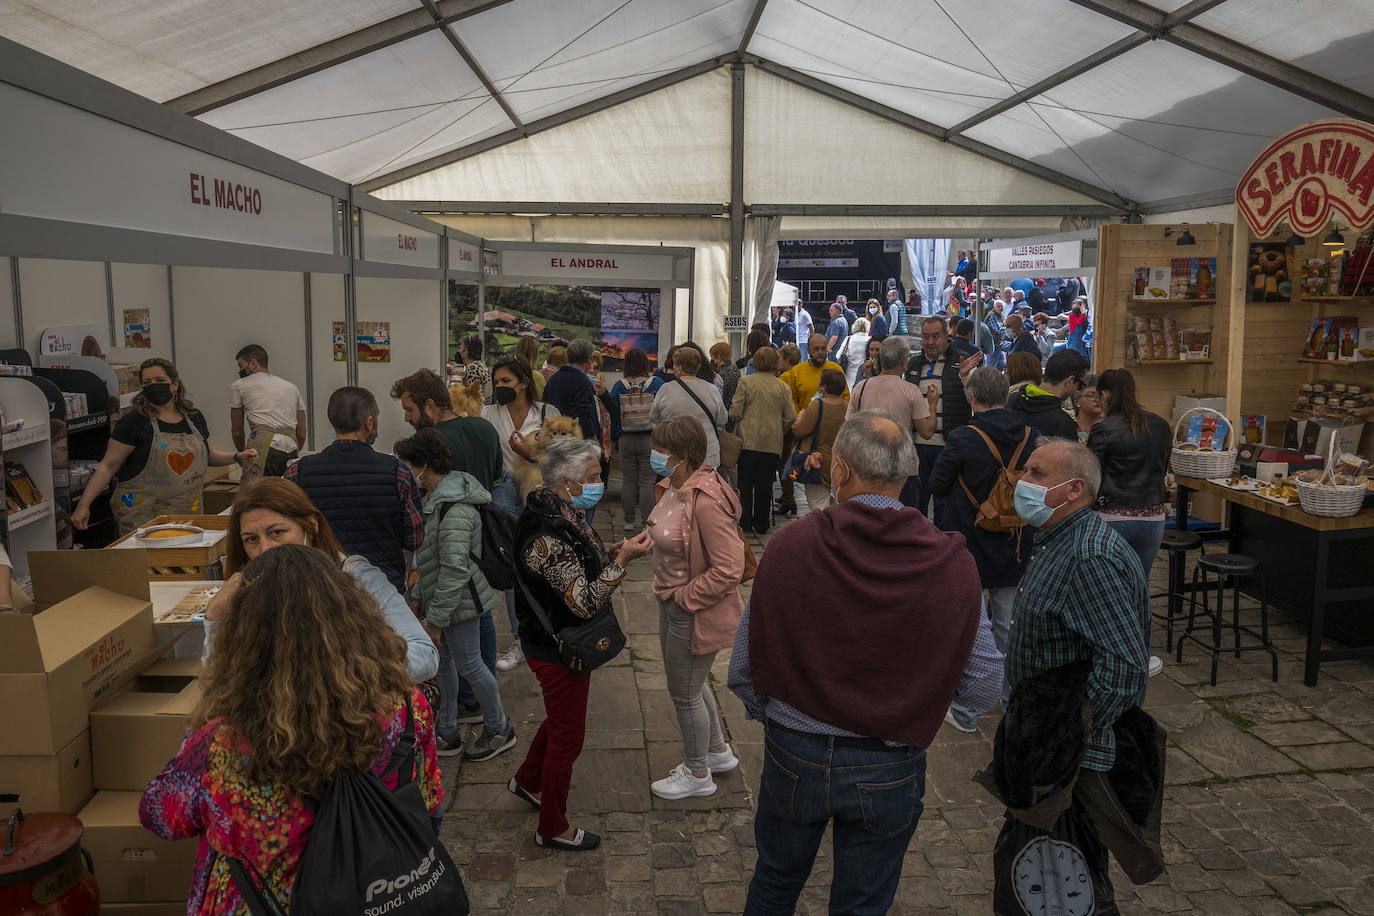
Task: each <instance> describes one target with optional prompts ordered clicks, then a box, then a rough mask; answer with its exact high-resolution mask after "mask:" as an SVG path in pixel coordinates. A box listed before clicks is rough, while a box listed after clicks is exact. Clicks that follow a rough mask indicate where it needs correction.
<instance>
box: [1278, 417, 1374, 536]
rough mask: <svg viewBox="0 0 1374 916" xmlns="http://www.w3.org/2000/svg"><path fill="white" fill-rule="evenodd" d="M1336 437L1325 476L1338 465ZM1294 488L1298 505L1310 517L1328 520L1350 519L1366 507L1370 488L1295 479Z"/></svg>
mask: <svg viewBox="0 0 1374 916" xmlns="http://www.w3.org/2000/svg"><path fill="white" fill-rule="evenodd" d="M1336 452H1337V448H1336V437H1335V436H1334V435H1333V436H1332V437H1331V443H1330V445H1329V446H1328V454H1327V457H1326V469H1325V471H1323V476H1325V474H1326V472H1329V471H1330V470H1331V468H1332V467H1334V466H1335V464H1336ZM1293 486H1294V487H1296V488H1297V491H1298V503H1299V504H1300V505H1301V506H1302V511H1304V512H1306V513H1307V514H1308V515H1322V516H1326V517H1327V518H1348V517H1349V516H1352V515H1354V514H1355V513H1357V512H1359V511H1360V509H1361V508H1363V507H1364V498H1365V495H1366V494H1367V493H1368V492H1369V488H1368V487H1366V486H1365V485H1364V484H1362V483H1353V484H1321V483H1307V482H1306V481H1303V480H1297V479H1294V481H1293Z"/></svg>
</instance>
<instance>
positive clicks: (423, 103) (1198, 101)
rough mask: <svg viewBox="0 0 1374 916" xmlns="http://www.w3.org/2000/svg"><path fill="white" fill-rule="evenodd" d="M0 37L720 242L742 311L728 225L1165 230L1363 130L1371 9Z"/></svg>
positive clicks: (732, 230) (318, 12) (684, 7)
mask: <svg viewBox="0 0 1374 916" xmlns="http://www.w3.org/2000/svg"><path fill="white" fill-rule="evenodd" d="M0 34H3V35H4V36H5V37H6V38H9V39H11V40H13V41H16V42H18V43H20V44H23V45H27V46H29V47H31V48H33V49H35V50H38V51H40V52H42V53H44V54H48V55H50V56H53V57H56V58H58V59H60V60H63V61H66V62H68V63H70V64H72V65H74V66H76V67H79V68H81V69H83V70H86V71H88V72H90V73H92V74H94V75H96V76H98V77H101V78H103V79H105V80H108V81H110V82H113V83H115V84H117V85H119V86H122V87H125V88H128V89H130V90H132V91H134V92H137V93H141V94H143V95H146V96H148V97H150V98H152V99H154V100H156V101H159V102H164V103H166V104H167V105H168V106H170V107H172V108H173V109H175V110H178V111H182V112H186V113H189V114H192V115H195V116H196V117H199V118H201V119H202V120H204V121H206V122H207V123H209V124H212V125H214V126H216V127H219V128H222V129H224V130H227V131H229V132H230V133H233V134H235V135H237V136H239V137H242V138H244V139H247V140H250V141H251V142H253V143H256V144H259V145H261V146H264V147H267V148H268V149H271V150H273V151H276V152H279V153H281V154H283V155H285V156H287V157H289V158H292V159H295V160H298V161H300V162H302V163H304V164H306V165H308V166H311V167H313V168H315V169H318V170H320V171H323V172H325V173H327V174H330V175H333V176H335V177H337V178H340V179H343V180H344V181H347V182H350V183H352V184H354V185H356V186H358V187H359V188H360V189H361V190H364V191H368V192H372V193H375V194H376V195H377V196H379V197H385V198H388V199H391V200H394V201H397V202H400V203H402V204H404V205H407V206H410V207H411V208H412V209H417V210H422V211H426V212H433V213H444V214H450V216H449V217H447V218H446V219H445V221H446V222H451V223H452V224H454V225H459V226H461V227H462V228H464V229H466V230H468V231H471V232H474V233H478V234H481V233H482V232H483V226H482V225H481V224H482V223H483V222H487V223H488V224H489V225H490V224H493V223H501V222H503V221H504V222H505V223H508V224H510V228H511V230H512V232H513V233H515V234H513V235H512V236H510V237H512V238H532V237H534V236H535V235H537V234H539V233H540V232H541V231H542V232H545V233H548V234H552V235H555V236H563V235H564V234H569V233H572V232H574V231H576V230H578V229H580V228H586V227H587V225H588V224H589V223H591V222H595V221H589V220H586V219H585V218H582V217H584V216H585V215H616V216H619V217H622V218H621V219H617V220H608V221H606V224H604V225H601V226H598V227H597V228H596V229H590V230H589V231H591V232H592V233H593V234H594V235H602V236H604V235H606V234H614V239H613V240H614V241H617V242H631V241H643V240H646V238H648V237H651V235H652V231H651V229H652V227H647V226H641V227H638V228H635V227H634V226H633V225H632V223H631V219H632V218H634V217H636V216H640V217H643V216H648V217H656V218H666V217H672V218H674V219H675V220H680V221H681V222H682V223H684V225H682V226H681V227H679V228H678V230H676V231H670V232H667V233H665V234H664V235H663V237H662V238H661V240H662V241H664V242H666V243H668V244H674V243H676V244H695V242H694V241H693V240H695V239H707V238H712V239H719V238H721V237H722V235H723V237H724V245H725V246H726V248H725V250H724V255H725V264H726V265H727V271H728V274H729V276H728V278H726V277H720V276H718V275H713V279H714V280H715V281H716V282H721V281H724V282H728V283H729V289H730V290H731V293H730V296H731V299H732V300H733V303H734V304H733V308H735V309H737V310H741V311H744V312H748V311H751V310H752V309H751V308H749V306H751V305H754V304H756V303H755V302H749V301H747V300H750V299H752V298H753V297H754V287H753V286H752V285H750V284H749V279H750V273H751V271H757V270H758V268H757V267H756V266H751V263H752V259H750V258H747V257H746V256H745V255H746V252H747V251H757V250H758V249H759V248H760V246H759V245H758V244H757V243H756V242H751V241H750V240H751V239H755V238H756V237H757V238H762V237H764V236H766V235H767V234H768V233H762V234H761V233H760V232H758V231H757V230H755V231H751V230H749V229H747V228H746V225H747V224H748V223H749V222H750V221H752V220H757V219H771V218H777V219H779V220H780V225H774V226H771V227H769V228H770V231H771V232H773V233H776V234H777V235H779V236H781V237H784V238H786V237H789V236H790V237H796V236H798V235H806V234H815V233H822V234H826V235H830V234H843V235H848V236H859V237H862V236H863V235H864V234H865V233H867V234H868V235H870V236H876V235H882V236H905V237H912V236H916V235H921V234H925V233H929V234H940V235H946V236H948V235H964V236H988V235H996V236H1000V237H1008V236H1015V235H1033V234H1040V233H1052V232H1057V231H1061V230H1062V229H1066V228H1079V227H1081V225H1082V223H1074V224H1071V225H1066V224H1064V223H1063V222H1062V221H1063V220H1066V219H1068V220H1077V219H1086V220H1098V221H1100V220H1103V219H1114V218H1121V217H1125V216H1128V215H1135V214H1145V215H1148V214H1152V213H1181V212H1185V211H1191V210H1196V209H1197V208H1205V207H1208V206H1212V205H1216V204H1220V203H1224V202H1226V201H1227V200H1228V199H1229V197H1230V195H1231V193H1232V189H1233V188H1234V185H1235V182H1236V180H1237V179H1238V177H1239V176H1240V174H1241V173H1242V171H1243V170H1244V169H1245V167H1246V166H1247V165H1248V164H1249V162H1250V161H1251V160H1252V158H1253V157H1254V156H1255V154H1256V153H1258V152H1259V151H1260V150H1261V149H1263V147H1264V146H1265V145H1266V144H1268V143H1269V142H1270V141H1271V140H1272V139H1273V138H1274V137H1276V136H1278V135H1279V134H1280V133H1282V132H1283V131H1285V130H1287V129H1288V128H1290V127H1292V126H1293V125H1295V124H1298V123H1302V122H1305V121H1309V120H1313V119H1316V118H1322V117H1330V116H1349V117H1356V118H1361V119H1364V120H1369V121H1374V0H1348V2H1343V3H1334V2H1330V0H1189V2H1182V0H1149V2H1144V0H959V2H957V3H956V2H953V0H671V2H670V0H561V2H552V0H347V2H344V3H341V4H340V3H325V2H321V0H300V2H296V3H290V4H283V3H279V2H267V0H242V2H239V3H234V4H223V3H217V2H212V0H103V2H101V3H98V4H88V3H76V2H74V0H0ZM1203 212H1205V211H1203ZM465 214H470V215H465ZM493 214H494V215H495V216H492V215H493ZM478 216H482V217H483V219H477V218H476V217H478ZM512 216H520V217H522V218H517V219H510V217H512ZM724 217H729V219H728V226H727V228H726V229H725V230H724V231H723V232H722V230H721V228H720V226H719V223H721V222H723V221H724V220H723V219H722V218H724ZM531 218H533V219H535V220H542V221H545V222H544V223H543V224H542V226H536V225H534V224H533V223H531V222H530V219H531ZM563 220H566V221H565V222H563V223H562V225H561V226H559V227H557V228H555V226H554V223H557V222H559V221H563ZM711 224H716V225H711ZM715 244H719V243H715ZM732 253H733V254H734V258H738V259H739V261H740V269H737V270H729V268H728V265H729V264H730V263H731V261H732V260H733V258H731V257H730V255H731V254H732ZM719 265H720V258H718V257H716V256H715V255H714V254H712V255H710V256H707V257H704V258H699V259H698V262H697V270H698V281H699V283H698V292H699V295H698V297H697V300H696V307H697V309H698V310H704V311H705V312H708V313H709V312H717V313H723V312H724V310H725V303H724V302H723V301H718V300H717V299H716V297H715V295H714V293H713V290H712V289H707V288H704V286H714V285H715V283H712V284H704V285H703V284H701V283H700V280H701V279H702V273H703V271H705V270H710V269H712V267H713V266H714V267H719ZM708 324H709V323H708ZM703 326H706V325H703Z"/></svg>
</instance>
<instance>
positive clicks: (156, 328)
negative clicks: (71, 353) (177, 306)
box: [110, 264, 176, 361]
mask: <svg viewBox="0 0 1374 916" xmlns="http://www.w3.org/2000/svg"><path fill="white" fill-rule="evenodd" d="M170 295H171V287H170V285H169V283H168V278H167V268H166V267H165V266H163V265H161V264H111V265H110V305H111V307H112V309H113V312H112V315H111V319H110V320H111V324H112V325H113V326H114V339H113V340H112V341H111V342H110V345H111V346H114V347H123V346H126V344H125V342H124V311H125V310H126V309H147V310H148V330H149V334H150V336H151V337H152V344H151V346H150V347H149V349H152V350H156V351H157V352H159V353H163V354H165V355H166V356H167V357H168V358H170V359H172V360H173V361H175V360H176V351H175V341H174V340H173V339H172V326H173V322H174V316H173V315H172V302H171V299H170V298H169V296H170Z"/></svg>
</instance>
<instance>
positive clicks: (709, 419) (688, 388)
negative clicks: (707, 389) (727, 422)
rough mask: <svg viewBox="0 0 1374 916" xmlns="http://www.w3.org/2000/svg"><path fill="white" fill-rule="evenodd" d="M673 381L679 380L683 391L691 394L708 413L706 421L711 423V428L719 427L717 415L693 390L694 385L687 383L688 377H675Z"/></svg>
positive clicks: (705, 412)
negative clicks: (717, 425) (708, 408)
mask: <svg viewBox="0 0 1374 916" xmlns="http://www.w3.org/2000/svg"><path fill="white" fill-rule="evenodd" d="M673 381H675V382H677V383H678V384H679V385H681V386H682V390H683V391H686V392H687V393H688V394H689V395H691V397H692V400H694V401H696V402H697V406H698V407H700V408H701V412H702V413H704V414H706V422H707V423H709V424H711V428H712V429H717V427H716V418H715V416H714V415H713V414H712V413H711V411H709V410H707V409H706V404H705V403H703V402H702V400H701V398H699V397H697V393H696V392H695V391H693V390H692V386H691V385H688V384H687V380H686V379H681V378H675V379H673Z"/></svg>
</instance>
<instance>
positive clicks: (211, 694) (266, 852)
mask: <svg viewBox="0 0 1374 916" xmlns="http://www.w3.org/2000/svg"><path fill="white" fill-rule="evenodd" d="M269 479H270V478H269ZM243 572H244V574H245V575H244V579H243V583H242V585H241V587H240V588H239V589H238V590H237V591H236V592H235V594H234V598H233V607H232V610H231V611H230V613H228V614H227V615H226V617H225V619H224V621H223V629H224V639H223V640H222V642H223V645H222V646H221V649H220V651H219V652H217V653H216V654H215V655H214V656H213V657H212V658H211V659H210V665H209V668H208V669H207V671H206V673H205V676H204V677H202V678H201V685H202V691H201V698H200V702H199V703H198V704H197V706H196V709H195V712H194V713H193V715H192V717H191V729H192V730H191V733H190V734H189V735H187V737H186V739H185V740H184V741H183V742H182V744H181V749H180V750H179V751H177V754H176V756H175V757H173V758H172V760H171V762H169V763H168V764H167V766H166V768H165V769H164V770H163V771H162V773H161V774H160V775H158V776H156V777H154V778H153V780H152V782H150V783H149V784H148V787H147V789H145V790H144V792H143V799H142V802H141V804H140V805H139V819H140V820H141V821H142V823H143V825H144V826H145V827H146V828H148V830H150V831H152V832H153V833H155V834H157V835H158V836H160V837H162V838H163V839H167V840H179V839H186V838H190V837H199V839H200V845H199V848H198V851H197V855H196V865H195V871H194V872H193V873H192V876H191V890H190V895H189V898H188V900H187V912H190V913H224V914H229V913H238V912H243V911H246V909H247V904H246V902H245V900H244V898H243V896H242V895H241V894H240V891H239V887H238V885H237V883H236V882H235V880H234V878H233V876H232V874H231V871H230V863H231V861H232V860H235V859H237V860H239V861H240V862H243V863H245V864H246V865H247V866H249V867H250V868H251V871H253V872H256V873H257V874H258V875H259V876H260V877H261V880H262V885H263V887H262V890H263V891H265V892H266V894H267V895H270V896H271V897H275V898H276V899H277V900H279V901H287V900H290V898H291V892H292V890H293V888H294V886H295V882H296V877H297V871H298V869H299V867H300V863H301V856H302V854H303V853H304V851H305V847H306V843H307V842H308V841H309V840H310V835H311V832H312V827H313V826H314V821H315V806H314V804H312V799H320V798H321V797H323V796H324V794H325V792H326V790H327V789H328V787H329V784H330V783H331V782H332V781H333V779H334V776H335V773H337V772H338V771H339V770H341V769H345V768H346V769H353V770H357V771H358V772H361V773H372V774H373V775H374V776H377V777H378V778H379V779H381V781H382V784H383V785H384V786H385V787H386V788H387V789H390V790H395V789H396V788H397V787H398V786H399V785H401V784H402V783H403V782H410V781H412V780H413V781H414V782H417V783H418V784H419V788H420V796H421V798H422V799H423V804H424V807H425V810H426V811H427V813H428V814H429V816H430V818H431V821H432V822H433V823H434V825H435V827H436V832H437V826H438V821H439V820H440V818H441V817H442V811H443V809H442V802H443V781H442V776H441V774H440V772H439V763H438V758H437V756H436V754H435V742H434V720H433V716H432V714H431V712H430V707H429V703H427V702H426V701H425V698H424V696H423V695H422V694H421V693H420V691H419V689H418V688H416V687H414V686H413V685H412V684H411V681H410V677H409V675H408V674H407V673H406V661H405V659H406V650H405V643H404V642H402V640H401V638H400V637H399V636H397V635H396V634H395V632H393V631H392V630H391V628H390V627H388V626H387V624H386V621H384V620H383V619H382V617H381V615H380V614H378V613H377V609H376V605H375V603H374V601H373V599H372V597H371V596H370V595H368V594H367V592H365V591H364V590H363V589H362V588H360V587H359V585H358V583H357V580H355V579H354V578H353V577H352V576H350V575H348V574H346V573H344V572H343V571H341V570H340V569H339V568H338V565H337V563H336V562H335V561H334V560H333V559H332V558H331V557H329V556H326V555H325V553H324V552H323V551H320V550H316V549H313V548H309V547H305V546H300V545H295V544H292V545H286V546H283V547H281V548H280V549H278V550H270V551H267V552H264V553H261V554H259V555H258V557H257V558H256V559H254V560H252V561H251V562H250V563H249V564H248V565H247V566H246V567H245V568H244V570H243ZM322 633H328V634H329V638H327V639H322V638H321V634H322ZM407 734H409V735H413V740H414V742H415V749H414V752H413V757H411V758H409V759H411V760H413V765H412V766H413V768H412V769H410V770H409V771H407V772H402V771H401V770H400V769H395V770H393V769H391V764H392V757H393V751H395V750H396V749H397V748H398V746H399V745H401V741H402V738H403V736H406V735H407ZM245 870H246V871H247V870H249V869H245Z"/></svg>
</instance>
